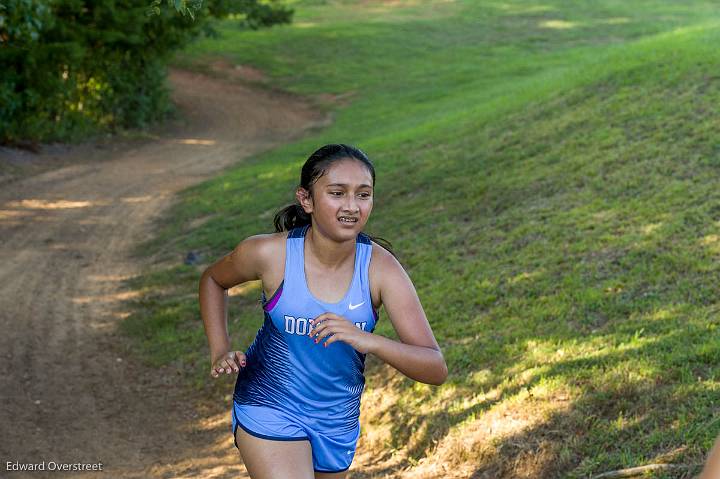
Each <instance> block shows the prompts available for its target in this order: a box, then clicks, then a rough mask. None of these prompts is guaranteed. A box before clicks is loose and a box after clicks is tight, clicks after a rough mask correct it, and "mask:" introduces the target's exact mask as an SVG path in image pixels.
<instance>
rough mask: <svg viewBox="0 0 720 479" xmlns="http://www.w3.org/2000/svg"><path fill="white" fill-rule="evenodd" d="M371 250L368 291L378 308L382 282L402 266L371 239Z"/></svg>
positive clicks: (401, 268) (380, 301)
mask: <svg viewBox="0 0 720 479" xmlns="http://www.w3.org/2000/svg"><path fill="white" fill-rule="evenodd" d="M371 244H372V250H371V251H372V252H371V255H370V265H369V267H368V276H369V279H370V292H371V294H372V298H373V306H375V307H376V308H379V307H380V305H381V304H382V303H383V301H382V289H383V282H384V281H385V280H386V279H387V278H388V277H392V276H393V275H394V274H397V273H398V270H401V271H402V272H403V273H404V271H405V270H404V268H403V267H402V265H401V264H400V262H399V261H398V260H397V258H395V256H393V254H392V253H390V252H389V251H388V250H386V249H385V248H383V247H382V246H380V245H379V244H378V243H376V242H375V241H371Z"/></svg>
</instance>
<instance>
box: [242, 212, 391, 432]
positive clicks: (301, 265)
mask: <svg viewBox="0 0 720 479" xmlns="http://www.w3.org/2000/svg"><path fill="white" fill-rule="evenodd" d="M309 226H310V225H306V226H301V227H297V228H294V229H292V230H290V231H289V232H288V237H287V241H286V247H285V274H284V277H283V280H282V282H281V284H280V286H279V287H278V289H277V291H275V293H274V294H273V295H272V297H271V298H270V299H269V300H266V298H265V293H264V292H263V294H262V302H263V310H264V314H265V321H264V322H263V325H262V326H261V328H260V329H259V331H258V333H257V336H256V337H255V340H254V341H253V343H252V344H251V345H250V347H249V348H248V349H247V351H246V353H245V354H246V356H247V365H246V367H245V368H242V369H241V370H240V373H239V374H238V378H237V382H236V383H235V392H234V395H233V398H234V400H235V401H236V402H237V403H239V404H248V405H256V406H268V407H274V408H279V409H281V410H284V411H289V412H292V413H295V414H297V415H300V416H301V417H308V418H312V419H314V420H315V421H313V422H314V423H315V424H323V425H327V428H328V429H332V430H333V431H335V432H344V431H349V430H351V429H352V428H353V427H355V426H356V425H357V420H358V417H359V415H360V396H361V394H362V391H363V389H364V387H365V377H364V375H363V373H364V371H365V355H364V354H362V353H359V352H358V351H356V350H355V349H353V348H352V347H351V346H349V345H348V344H346V343H343V342H341V341H336V342H334V343H332V344H330V345H329V346H328V347H324V346H323V344H322V342H321V343H318V344H315V340H314V339H312V338H311V337H310V336H308V332H309V331H310V329H309V328H310V323H309V320H311V319H314V318H316V317H317V316H319V315H321V314H322V313H325V312H332V313H335V314H337V315H339V316H342V317H344V318H346V319H347V320H348V321H351V322H352V323H354V325H355V326H356V327H358V328H360V329H362V330H364V331H369V332H372V331H373V330H374V329H375V324H376V322H377V317H378V316H377V311H375V309H374V308H373V305H372V298H371V295H370V281H369V276H368V267H369V264H370V257H371V252H372V243H371V241H370V238H369V237H368V236H367V235H365V234H364V233H359V234H358V236H357V240H356V243H355V268H354V272H353V278H352V281H351V283H350V288H349V289H348V290H347V292H346V293H345V296H344V297H343V299H341V300H340V301H339V302H337V303H326V302H324V301H321V300H319V299H318V298H316V297H315V296H314V295H313V294H312V293H311V292H310V290H309V289H308V287H307V282H306V280H305V253H304V252H305V250H304V244H305V233H306V232H307V230H308V228H309Z"/></svg>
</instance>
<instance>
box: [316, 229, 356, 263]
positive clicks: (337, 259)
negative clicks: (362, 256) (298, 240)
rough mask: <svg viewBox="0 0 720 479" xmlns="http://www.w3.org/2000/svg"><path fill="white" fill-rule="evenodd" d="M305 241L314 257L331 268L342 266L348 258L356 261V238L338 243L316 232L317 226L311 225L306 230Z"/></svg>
mask: <svg viewBox="0 0 720 479" xmlns="http://www.w3.org/2000/svg"><path fill="white" fill-rule="evenodd" d="M305 242H306V243H307V245H308V251H309V252H310V253H311V254H312V257H313V258H314V259H315V260H316V261H317V262H318V263H319V264H320V265H322V266H323V267H325V268H328V269H330V270H334V269H338V268H340V267H341V266H342V265H343V264H345V262H347V261H348V260H350V261H354V258H355V242H356V240H349V241H345V242H342V243H338V242H336V241H333V240H331V239H330V238H328V237H326V236H323V235H322V234H321V233H318V234H316V231H315V228H313V227H312V226H309V227H308V230H307V231H306V232H305Z"/></svg>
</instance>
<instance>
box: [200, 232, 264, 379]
mask: <svg viewBox="0 0 720 479" xmlns="http://www.w3.org/2000/svg"><path fill="white" fill-rule="evenodd" d="M267 236H268V235H256V236H250V237H249V238H247V239H245V240H243V241H242V242H240V244H238V245H237V246H236V247H235V249H234V250H232V252H230V253H228V254H227V255H225V256H224V257H222V258H220V259H219V260H218V261H216V262H215V263H213V264H212V265H210V266H208V268H207V269H205V271H204V272H203V274H202V276H201V277H200V288H199V298H200V299H199V300H200V316H201V317H202V320H203V324H204V326H205V334H206V336H207V338H208V343H209V345H210V364H211V366H210V375H211V376H212V377H215V378H216V377H218V376H219V375H220V374H222V373H227V374H230V373H231V372H232V371H235V372H238V371H239V370H240V367H241V366H245V354H243V353H242V352H241V351H232V350H231V346H230V336H229V335H228V328H227V312H228V311H227V310H228V295H227V290H228V289H230V288H232V287H233V286H235V285H238V284H241V283H245V282H246V281H253V280H258V279H262V272H263V271H264V262H263V261H264V257H265V256H266V255H265V254H264V252H265V250H267V248H266V247H264V246H265V245H266V243H267Z"/></svg>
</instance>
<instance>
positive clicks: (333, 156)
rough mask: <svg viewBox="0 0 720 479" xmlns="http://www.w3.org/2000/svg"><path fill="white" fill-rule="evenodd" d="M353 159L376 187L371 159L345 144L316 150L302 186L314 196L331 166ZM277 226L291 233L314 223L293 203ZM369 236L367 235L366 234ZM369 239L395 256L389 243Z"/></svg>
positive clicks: (278, 217)
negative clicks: (294, 229) (316, 185)
mask: <svg viewBox="0 0 720 479" xmlns="http://www.w3.org/2000/svg"><path fill="white" fill-rule="evenodd" d="M348 158H350V159H353V160H357V161H359V162H361V163H362V164H364V165H365V166H366V167H367V169H368V170H369V171H370V176H372V182H373V186H374V185H375V167H374V166H373V164H372V162H371V161H370V158H368V157H367V155H366V154H365V153H363V151H362V150H360V149H359V148H356V147H354V146H351V145H345V144H329V145H325V146H322V147H320V148H318V149H317V150H315V151H314V152H313V154H312V155H310V157H309V158H308V159H307V161H305V164H304V165H303V167H302V170H301V171H300V185H299V186H301V187H303V188H305V189H306V190H308V191H309V192H310V194H312V190H311V187H312V185H313V184H314V183H315V181H317V179H318V178H320V177H321V176H322V175H324V174H325V172H327V170H328V168H329V167H330V165H332V164H333V163H336V162H338V161H341V160H345V159H348ZM273 223H274V224H275V231H276V232H278V233H279V232H281V231H289V230H291V229H293V228H297V227H298V226H305V225H309V224H311V223H312V221H311V218H310V215H309V214H307V213H305V210H303V209H302V206H300V203H297V202H295V203H293V204H291V205H288V206H286V207H284V208H282V209H281V210H280V211H278V212H277V213H276V214H275V219H274V220H273ZM365 234H367V233H365ZM368 237H369V238H370V239H371V240H373V241H375V242H376V243H378V244H379V245H381V246H382V247H383V248H385V249H386V250H388V251H389V252H390V254H392V255H393V256H395V253H394V252H393V250H392V245H391V244H390V242H389V241H387V240H385V239H383V238H379V237H373V236H371V235H368Z"/></svg>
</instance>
